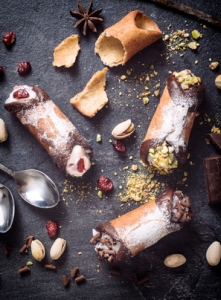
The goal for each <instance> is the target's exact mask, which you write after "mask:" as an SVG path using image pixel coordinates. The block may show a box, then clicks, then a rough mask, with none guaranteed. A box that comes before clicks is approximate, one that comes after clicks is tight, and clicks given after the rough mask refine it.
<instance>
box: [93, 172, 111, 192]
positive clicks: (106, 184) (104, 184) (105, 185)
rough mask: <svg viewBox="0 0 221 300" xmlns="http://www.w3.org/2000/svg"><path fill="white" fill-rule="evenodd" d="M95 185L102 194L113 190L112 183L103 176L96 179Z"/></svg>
mask: <svg viewBox="0 0 221 300" xmlns="http://www.w3.org/2000/svg"><path fill="white" fill-rule="evenodd" d="M97 185H98V187H99V188H100V189H101V190H102V191H103V192H109V191H111V190H112V189H113V182H112V181H111V180H110V179H109V178H108V177H106V176H104V175H103V176H101V177H100V178H99V179H98V181H97Z"/></svg>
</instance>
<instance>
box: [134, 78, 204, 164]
mask: <svg viewBox="0 0 221 300" xmlns="http://www.w3.org/2000/svg"><path fill="white" fill-rule="evenodd" d="M203 94H204V85H203V84H202V83H200V84H199V85H194V86H192V87H190V88H189V89H188V90H183V89H182V88H181V86H180V84H179V83H178V81H177V80H176V78H175V77H174V76H173V75H170V76H169V77H168V79H167V83H166V86H165V88H164V91H163V94H162V96H161V98H160V102H159V105H158V106H157V109H156V111H155V113H154V115H153V118H152V120H151V122H150V125H149V127H148V130H147V133H146V136H145V138H144V140H143V142H142V144H141V147H140V158H141V160H142V161H143V162H144V163H145V164H148V161H147V157H148V153H149V149H150V148H151V147H156V146H158V145H161V144H162V143H163V142H165V141H166V142H167V143H168V144H170V145H171V146H173V147H174V149H175V153H176V158H177V160H178V167H180V166H182V165H183V164H184V163H185V161H186V159H187V155H188V149H187V146H188V142H189V137H190V133H191V130H192V127H193V123H194V119H195V116H196V114H197V108H198V107H199V105H200V103H201V101H202V99H203Z"/></svg>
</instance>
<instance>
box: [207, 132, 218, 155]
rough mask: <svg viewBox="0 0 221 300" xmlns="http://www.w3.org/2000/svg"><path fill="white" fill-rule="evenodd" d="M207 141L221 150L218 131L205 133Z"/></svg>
mask: <svg viewBox="0 0 221 300" xmlns="http://www.w3.org/2000/svg"><path fill="white" fill-rule="evenodd" d="M207 138H208V139H209V141H210V142H211V143H212V144H213V145H215V146H216V148H217V149H218V150H219V151H221V134H220V133H209V134H207Z"/></svg>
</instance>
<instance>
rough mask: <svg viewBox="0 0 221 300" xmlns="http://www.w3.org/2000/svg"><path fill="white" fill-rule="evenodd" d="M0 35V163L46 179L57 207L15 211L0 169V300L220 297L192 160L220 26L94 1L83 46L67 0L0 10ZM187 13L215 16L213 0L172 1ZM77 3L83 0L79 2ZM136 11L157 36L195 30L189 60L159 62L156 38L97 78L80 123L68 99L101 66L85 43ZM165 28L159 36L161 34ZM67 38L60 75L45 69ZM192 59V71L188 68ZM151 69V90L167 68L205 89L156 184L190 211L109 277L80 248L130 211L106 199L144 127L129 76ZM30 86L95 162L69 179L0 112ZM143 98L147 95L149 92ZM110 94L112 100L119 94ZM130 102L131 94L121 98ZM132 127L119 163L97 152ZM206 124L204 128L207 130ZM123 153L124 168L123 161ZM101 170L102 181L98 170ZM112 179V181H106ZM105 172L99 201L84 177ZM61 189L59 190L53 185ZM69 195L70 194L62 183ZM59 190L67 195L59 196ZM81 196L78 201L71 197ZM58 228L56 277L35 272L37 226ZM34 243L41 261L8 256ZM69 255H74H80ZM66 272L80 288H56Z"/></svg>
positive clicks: (213, 228) (215, 93)
mask: <svg viewBox="0 0 221 300" xmlns="http://www.w3.org/2000/svg"><path fill="white" fill-rule="evenodd" d="M0 2H1V5H0V34H1V36H3V34H4V33H5V32H7V31H9V30H14V31H15V32H16V34H17V41H16V44H15V45H14V46H13V47H12V48H11V49H10V50H9V49H7V48H6V47H5V46H4V44H3V43H0V65H3V67H4V69H5V76H4V78H1V81H0V91H1V92H0V105H1V109H0V117H1V118H3V119H4V120H5V122H6V125H7V128H8V131H9V139H8V141H7V142H5V143H2V144H1V145H0V162H1V163H3V164H5V165H7V166H8V167H10V168H12V169H14V170H22V169H28V168H36V169H39V170H41V171H43V172H45V173H47V174H48V175H49V176H50V177H51V178H52V179H53V180H54V181H55V183H56V184H57V186H58V188H59V191H60V193H61V199H62V200H61V202H60V203H59V205H58V206H57V207H55V208H53V209H50V210H40V209H36V208H34V207H31V206H29V205H28V204H26V203H25V202H24V201H23V200H22V199H20V197H19V196H18V194H17V192H16V190H15V185H14V182H13V179H12V178H10V177H9V176H8V175H6V174H4V173H3V172H2V171H1V172H0V182H1V183H2V184H4V185H6V186H8V187H9V188H10V189H11V191H12V192H13V194H14V197H15V202H16V215H15V220H14V223H13V226H12V228H11V229H10V231H9V232H8V233H6V234H2V235H0V244H1V245H2V244H4V243H6V244H7V245H9V246H10V247H11V252H10V255H9V256H8V257H5V255H4V253H3V251H0V295H1V299H96V300H98V299H102V300H103V299H106V298H114V299H157V300H158V299H165V300H174V299H191V300H192V299H194V300H195V299H212V300H215V299H220V298H221V285H220V280H221V267H220V265H219V266H217V267H213V268H212V267H210V266H209V265H208V264H207V262H206V259H205V253H206V250H207V248H208V246H209V245H210V244H211V243H212V242H213V241H215V240H218V241H221V230H220V219H221V206H220V205H216V206H208V204H207V197H206V188H205V182H204V174H203V165H202V159H203V157H206V156H208V155H210V154H212V153H216V150H215V149H214V148H213V147H212V146H211V145H210V146H208V145H206V143H205V135H206V133H208V132H209V131H210V129H211V128H212V126H213V125H216V126H219V127H221V124H220V123H221V102H220V97H221V94H220V90H218V89H216V87H215V85H214V80H215V77H216V76H217V75H218V74H219V72H220V67H219V68H218V69H217V70H215V71H211V70H210V69H209V58H212V60H214V61H218V62H219V63H220V64H221V51H220V49H221V39H220V29H218V28H215V27H213V26H210V25H207V28H203V24H206V23H205V22H202V21H199V20H197V18H194V17H190V16H188V15H185V14H183V13H179V12H177V11H174V10H170V9H167V8H165V7H163V6H160V5H155V4H153V3H152V2H149V1H138V0H136V1H135V0H130V1H129V0H127V1H126V0H125V1H119V0H112V1H105V0H104V1H94V8H95V9H96V8H100V7H102V8H103V12H102V14H101V16H102V17H103V18H104V22H103V24H102V25H101V26H98V33H97V34H96V33H92V32H89V33H88V36H87V37H84V36H83V35H82V34H81V31H80V30H78V29H74V28H73V24H74V22H75V20H74V19H73V18H72V17H71V16H70V14H69V10H70V9H77V3H76V1H69V0H67V1H58V0H55V1H52V0H47V1H46V0H41V1H40V0H38V1H27V0H20V1H15V0H11V1H0ZM179 2H181V3H183V4H186V5H192V7H194V8H195V9H200V10H202V11H204V12H206V13H209V14H211V15H213V16H214V17H215V18H219V19H221V2H220V1H219V0H216V1H212V3H210V1H203V0H201V1H197V2H195V1H194V2H193V1H191V0H188V1H187V0H186V1H184V0H183V1H179ZM82 3H83V5H84V6H87V4H88V1H82ZM134 9H140V10H143V11H144V12H145V13H146V14H147V15H148V16H149V17H150V18H151V19H152V20H153V21H155V22H156V23H157V24H158V26H159V27H160V29H161V30H162V31H163V34H164V35H165V34H168V33H170V32H171V31H172V30H174V31H176V30H178V29H181V30H182V29H187V31H188V32H191V31H192V30H194V29H198V30H199V31H200V32H201V33H203V38H202V39H200V41H199V43H200V47H199V48H198V50H197V51H192V50H190V49H187V50H186V51H185V55H184V57H180V55H179V54H180V52H178V53H175V52H174V53H173V56H172V57H171V58H170V59H169V61H167V60H166V54H167V55H168V49H167V47H166V45H165V43H164V42H163V41H162V40H159V41H157V42H156V43H155V44H153V45H151V46H149V47H148V48H146V49H144V50H143V51H141V52H139V53H138V54H137V55H135V56H134V57H133V58H132V59H131V60H130V61H129V62H128V63H127V64H126V65H125V66H123V67H116V68H112V69H109V71H108V75H107V87H106V89H107V94H108V98H109V106H108V108H104V109H103V110H102V111H101V112H99V113H98V114H97V115H96V116H95V117H94V118H93V119H88V118H86V117H84V116H82V115H81V114H80V113H79V112H78V111H76V110H75V109H74V108H73V107H72V106H71V105H70V103H69V99H70V98H71V97H73V96H74V95H75V94H76V93H78V92H80V91H81V90H82V89H83V88H84V86H85V85H86V83H87V82H88V80H89V79H90V78H91V76H92V75H93V74H94V73H95V72H96V71H97V70H101V69H102V68H103V64H102V63H101V61H100V59H99V57H98V56H95V54H94V43H95V41H96V39H97V37H98V35H99V34H100V33H101V32H102V30H103V29H104V28H106V27H108V26H110V25H112V24H114V23H115V22H116V21H118V20H120V19H121V18H122V17H123V16H124V15H126V14H127V13H128V12H129V11H131V10H134ZM170 25H171V29H170V30H168V26H170ZM73 33H79V34H80V43H81V51H80V54H79V56H78V58H77V61H76V64H75V65H74V66H73V67H72V68H70V69H65V68H55V67H53V66H52V61H53V49H54V48H55V46H57V45H58V44H59V43H60V42H61V41H62V40H63V39H64V38H66V37H68V36H70V35H71V34H73ZM25 60H27V61H30V63H31V65H32V71H31V73H30V74H29V75H27V76H24V77H21V76H19V75H18V74H17V63H18V62H20V61H25ZM196 60H198V64H195V61H196ZM151 65H154V69H155V70H156V71H157V72H158V76H157V77H156V78H155V79H153V81H151V82H152V86H153V85H154V83H155V80H156V82H159V81H160V83H161V86H160V94H161V93H162V91H163V88H164V83H165V80H166V78H167V76H168V72H169V71H174V70H177V71H179V70H182V69H184V68H189V69H191V70H192V71H193V72H194V73H195V74H196V75H198V76H200V77H201V78H202V80H203V82H204V84H205V86H206V93H205V99H204V102H203V104H202V106H201V107H200V109H199V113H200V114H199V116H198V117H197V119H196V122H195V124H194V128H193V131H192V134H191V138H190V143H189V151H190V153H191V157H190V161H192V162H193V164H192V165H190V161H188V162H187V163H186V164H185V166H184V167H183V169H182V170H177V171H176V172H175V173H174V174H173V175H170V176H166V177H165V176H163V177H162V178H159V180H160V181H162V182H165V183H166V184H167V185H169V186H170V187H174V188H181V189H182V190H183V191H184V192H185V193H186V194H188V195H189V196H190V197H191V200H192V206H193V209H194V210H195V212H196V214H195V216H194V218H193V220H192V221H191V223H189V224H187V226H185V228H184V229H182V231H180V232H177V233H175V234H173V235H170V236H167V237H165V238H164V239H162V240H161V241H160V242H158V243H157V244H156V245H154V246H152V247H150V248H149V249H146V250H145V251H143V252H142V253H141V254H140V255H138V256H137V257H135V258H134V259H132V260H131V262H130V263H129V264H128V265H123V266H119V270H120V271H121V276H119V277H118V276H113V275H110V274H109V271H110V269H111V268H112V266H111V265H110V264H106V263H101V262H99V261H98V260H97V257H96V254H95V252H94V250H93V247H92V246H91V245H90V244H89V240H90V237H91V230H92V228H94V226H96V225H98V224H99V223H100V222H104V221H107V220H110V219H113V218H115V217H117V216H118V215H120V214H123V213H125V212H127V211H129V210H131V209H133V208H135V207H136V203H133V202H131V203H128V204H125V205H123V206H122V204H121V202H120V200H119V198H118V196H117V195H118V193H119V192H120V190H119V188H118V187H119V185H124V183H123V180H125V177H126V175H127V172H125V171H123V168H124V167H125V166H129V168H130V167H131V165H132V164H138V166H139V167H140V168H141V165H140V162H139V146H140V144H141V141H142V139H143V137H144V135H145V132H146V130H147V127H148V124H149V121H150V119H148V117H151V116H152V115H153V113H154V111H155V108H156V105H157V103H158V101H159V99H158V98H156V97H155V98H154V97H150V103H149V104H148V105H147V106H144V105H143V103H142V101H141V100H138V99H137V98H136V96H137V94H139V93H140V92H143V91H144V84H142V83H140V81H139V78H140V77H141V76H142V74H144V73H150V67H151ZM128 69H132V70H133V71H132V75H131V76H130V77H129V79H128V81H127V82H120V81H119V79H120V76H121V75H123V74H125V73H126V70H128ZM19 84H36V85H39V87H41V88H43V89H45V90H46V91H47V92H48V94H49V95H50V96H51V98H52V99H53V100H54V102H55V103H56V104H57V105H58V106H59V107H60V108H61V109H62V111H63V112H64V113H65V114H66V115H67V116H68V117H69V118H70V120H71V121H73V123H74V124H75V125H76V127H77V128H78V129H79V130H80V131H81V133H82V134H83V135H84V136H85V137H86V138H87V139H88V140H89V141H90V143H91V146H92V147H93V149H94V157H93V161H94V163H95V165H94V166H93V167H92V168H91V169H90V171H89V172H87V174H86V175H85V176H84V177H83V178H80V179H74V178H67V177H65V175H64V174H62V173H61V172H60V171H59V170H58V169H57V168H56V167H55V166H54V165H53V163H52V160H51V158H50V157H49V156H48V154H47V153H46V152H45V151H44V150H43V149H42V147H41V146H40V145H39V144H38V142H37V141H36V140H35V139H34V137H33V136H32V135H31V134H30V133H29V132H28V131H27V130H26V128H24V127H23V126H22V125H21V124H20V122H19V121H18V120H17V119H16V118H15V117H13V116H11V115H10V114H9V113H8V112H7V111H5V110H4V106H3V104H4V101H5V100H6V99H7V97H8V95H9V93H10V92H11V91H12V89H13V86H14V85H19ZM152 90H153V89H152ZM120 92H121V93H122V96H119V93H120ZM128 94H131V97H128ZM127 118H132V120H133V122H134V124H135V126H136V139H134V138H133V137H131V138H130V139H127V140H126V141H125V143H126V146H127V154H126V155H125V156H123V157H122V156H119V155H118V153H116V152H114V150H113V148H112V146H111V145H110V143H109V139H110V138H111V134H110V132H111V130H112V128H113V127H114V126H115V125H116V124H117V123H119V122H121V121H124V120H126V119H127ZM208 119H210V122H209V121H208ZM98 133H100V134H101V135H102V142H101V143H99V144H98V143H97V142H96V135H97V134H98ZM130 156H132V157H133V160H130V159H129V158H130ZM102 170H103V172H102ZM184 171H185V172H188V177H187V178H188V179H187V182H186V185H182V186H181V185H179V184H178V181H179V180H181V179H182V178H183V172H184ZM114 172H117V174H118V175H117V176H114ZM101 174H105V175H106V176H108V177H110V178H111V179H112V180H113V181H114V186H115V189H114V191H113V192H112V193H111V194H110V195H109V196H108V197H103V198H102V199H99V198H98V196H97V191H96V180H97V178H98V177H99V176H100V175H101ZM65 180H68V183H67V182H66V181H65ZM71 184H72V185H73V188H74V191H70V189H69V187H70V185H71ZM64 189H68V192H67V193H64ZM83 192H84V193H83ZM50 219H55V220H57V221H58V223H59V225H60V226H61V229H60V231H59V236H60V237H63V238H65V239H66V240H67V249H66V251H65V254H64V255H63V256H62V258H61V259H60V260H59V261H57V262H56V266H57V271H56V272H50V271H46V270H45V269H44V268H43V266H44V264H45V263H46V262H48V261H49V249H50V247H51V245H52V243H53V240H52V239H50V238H49V237H48V236H47V233H46V230H45V224H46V222H47V221H48V220H50ZM29 235H34V236H35V237H36V238H38V239H39V240H41V241H42V242H43V244H44V245H45V248H46V252H47V253H46V258H45V260H44V261H43V262H41V263H37V262H35V261H33V259H32V257H31V254H30V253H29V254H27V255H21V254H20V253H19V249H20V248H21V246H22V245H23V243H24V239H25V238H26V237H27V236H29ZM79 252H82V254H81V255H80V254H79ZM170 253H182V254H183V255H185V256H186V258H187V263H186V264H185V265H184V266H182V267H180V268H177V269H174V270H173V269H168V268H166V267H165V266H164V264H163V260H164V258H165V257H166V255H168V254H170ZM30 260H31V261H33V262H34V265H33V266H31V273H30V275H27V276H24V277H20V275H19V274H18V272H17V271H18V269H19V268H20V267H21V265H22V264H25V263H26V262H27V261H30ZM75 266H78V267H79V268H80V272H81V273H82V274H84V275H85V277H86V278H87V281H86V282H85V283H83V284H81V285H76V284H75V283H74V282H73V281H72V282H71V284H70V286H69V288H67V289H66V288H64V287H63V285H62V282H61V276H62V275H68V276H69V269H70V268H72V267H75ZM133 271H135V272H136V273H137V274H138V276H140V277H142V276H144V275H148V276H149V281H148V282H147V283H146V284H145V285H139V286H138V285H136V284H134V282H133V280H132V272H133Z"/></svg>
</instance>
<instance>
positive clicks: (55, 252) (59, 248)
mask: <svg viewBox="0 0 221 300" xmlns="http://www.w3.org/2000/svg"><path fill="white" fill-rule="evenodd" d="M65 248H66V240H64V239H62V238H57V239H56V240H55V241H54V244H53V245H52V246H51V250H50V257H51V259H53V260H56V259H59V257H61V255H62V254H63V253H64V250H65Z"/></svg>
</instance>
